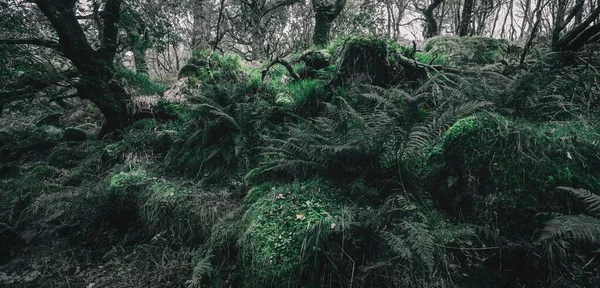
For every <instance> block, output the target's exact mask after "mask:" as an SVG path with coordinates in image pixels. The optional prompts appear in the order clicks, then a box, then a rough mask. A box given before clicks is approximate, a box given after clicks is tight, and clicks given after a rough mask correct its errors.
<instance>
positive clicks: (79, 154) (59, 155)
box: [48, 147, 87, 168]
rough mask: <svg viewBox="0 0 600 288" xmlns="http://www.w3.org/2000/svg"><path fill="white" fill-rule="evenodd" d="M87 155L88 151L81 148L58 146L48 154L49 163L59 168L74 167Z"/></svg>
mask: <svg viewBox="0 0 600 288" xmlns="http://www.w3.org/2000/svg"><path fill="white" fill-rule="evenodd" d="M86 157H87V153H86V152H85V151H82V150H80V149H77V148H71V147H58V148H56V149H54V150H53V151H52V153H50V155H49V156H48V164H50V165H52V166H55V167H59V168H73V167H75V166H77V165H79V162H81V161H82V160H83V159H85V158H86Z"/></svg>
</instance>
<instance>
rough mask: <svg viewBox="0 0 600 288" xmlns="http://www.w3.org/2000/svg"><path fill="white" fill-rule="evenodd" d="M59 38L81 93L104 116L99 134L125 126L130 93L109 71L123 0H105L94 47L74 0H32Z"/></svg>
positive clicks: (116, 43)
mask: <svg viewBox="0 0 600 288" xmlns="http://www.w3.org/2000/svg"><path fill="white" fill-rule="evenodd" d="M34 2H35V3H36V4H37V5H38V7H39V8H40V10H41V11H42V13H43V14H44V15H45V16H46V18H48V20H49V21H50V23H51V24H52V26H53V27H54V29H55V30H56V33H57V34H58V38H59V47H58V49H59V50H60V52H61V53H62V54H64V55H65V57H67V58H68V59H69V60H71V62H72V63H73V65H74V66H75V67H76V68H77V71H78V72H79V74H80V78H81V80H80V81H79V84H78V86H77V89H78V90H79V93H80V97H82V98H85V99H89V100H90V101H91V102H92V103H94V104H95V105H96V106H97V107H98V108H99V109H100V111H101V112H102V114H103V115H104V117H105V118H106V121H105V124H104V126H103V127H102V130H101V132H100V135H99V136H100V137H102V136H104V135H106V134H108V133H111V132H113V131H115V130H120V129H122V128H124V127H125V126H126V125H127V124H128V123H129V122H130V119H131V117H130V115H129V113H128V111H127V105H128V104H129V102H130V98H129V95H127V93H125V91H124V89H123V88H122V87H121V86H120V85H119V84H118V82H117V81H115V79H113V78H114V77H113V76H114V75H113V72H112V68H113V67H112V65H113V60H114V57H115V54H116V51H117V45H118V40H117V38H118V23H119V19H120V14H121V3H122V0H107V1H106V2H105V4H104V11H103V13H102V20H103V21H102V26H103V27H102V39H100V40H101V46H100V48H98V49H97V50H94V49H93V48H92V47H91V46H90V44H89V43H88V41H87V38H86V36H85V34H84V32H83V29H82V27H81V25H80V24H79V22H78V21H77V17H76V15H75V2H76V1H73V0H35V1H34Z"/></svg>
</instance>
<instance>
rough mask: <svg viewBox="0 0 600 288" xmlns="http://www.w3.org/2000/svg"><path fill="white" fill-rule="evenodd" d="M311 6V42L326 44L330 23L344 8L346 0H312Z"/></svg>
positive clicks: (320, 44)
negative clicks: (313, 26) (312, 20)
mask: <svg viewBox="0 0 600 288" xmlns="http://www.w3.org/2000/svg"><path fill="white" fill-rule="evenodd" d="M312 6H313V11H314V13H315V32H314V36H313V42H314V44H315V45H316V46H324V45H327V44H328V43H329V38H330V36H329V32H330V31H331V24H332V23H333V21H334V20H335V18H337V17H338V16H339V15H340V13H341V12H342V10H344V7H345V6H346V0H331V1H330V0H312Z"/></svg>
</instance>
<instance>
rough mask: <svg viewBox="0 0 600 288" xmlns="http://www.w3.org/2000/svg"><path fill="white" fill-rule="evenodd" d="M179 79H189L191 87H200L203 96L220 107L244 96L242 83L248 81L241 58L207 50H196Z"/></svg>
mask: <svg viewBox="0 0 600 288" xmlns="http://www.w3.org/2000/svg"><path fill="white" fill-rule="evenodd" d="M179 77H180V78H182V77H188V80H189V84H190V86H191V87H199V88H200V90H201V93H202V95H203V96H205V97H207V98H210V99H211V100H213V101H215V102H216V103H218V104H220V105H225V103H227V102H228V101H230V98H231V97H237V96H242V95H241V93H239V91H240V90H241V86H242V85H241V83H244V82H245V81H246V80H247V75H245V73H243V71H242V67H241V64H240V60H239V57H237V56H234V55H221V54H219V53H216V52H211V51H206V50H195V51H194V54H193V56H192V58H190V59H189V60H188V63H187V64H186V65H185V66H183V68H181V71H180V72H179Z"/></svg>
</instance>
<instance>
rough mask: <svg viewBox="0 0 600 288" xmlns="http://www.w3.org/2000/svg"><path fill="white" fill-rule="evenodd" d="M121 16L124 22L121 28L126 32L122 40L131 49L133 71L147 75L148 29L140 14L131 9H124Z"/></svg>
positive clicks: (149, 44) (149, 42)
mask: <svg viewBox="0 0 600 288" xmlns="http://www.w3.org/2000/svg"><path fill="white" fill-rule="evenodd" d="M121 18H122V19H121V22H122V24H124V25H123V30H125V32H126V34H127V35H126V36H125V39H124V40H125V41H123V42H124V43H125V44H126V45H127V46H128V47H129V48H131V50H132V51H133V61H134V62H135V71H136V72H137V73H141V74H146V75H147V74H148V64H147V62H146V51H148V49H149V48H150V46H151V44H152V42H151V41H150V29H149V28H148V27H147V26H146V23H145V21H144V20H143V19H142V17H141V15H140V14H139V13H137V12H136V11H134V10H133V9H127V10H126V11H124V12H123V13H122V16H121Z"/></svg>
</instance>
